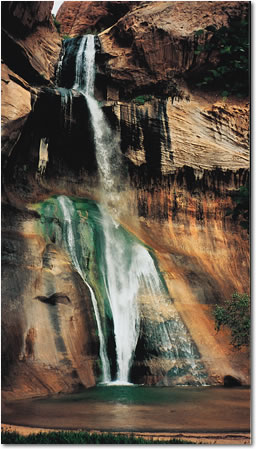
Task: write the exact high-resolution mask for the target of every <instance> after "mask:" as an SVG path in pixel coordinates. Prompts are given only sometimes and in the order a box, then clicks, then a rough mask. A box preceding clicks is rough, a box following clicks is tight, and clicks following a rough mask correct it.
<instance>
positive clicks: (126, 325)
mask: <svg viewBox="0 0 256 449" xmlns="http://www.w3.org/2000/svg"><path fill="white" fill-rule="evenodd" d="M70 41H72V39H70ZM71 44H72V43H70V45H71ZM65 45H66V46H68V45H69V43H68V42H67V43H66V44H65ZM95 52H96V51H95V36H93V35H85V36H83V37H82V38H81V40H80V44H79V47H78V49H77V53H76V58H75V61H76V67H75V79H74V83H73V86H72V89H66V88H63V87H62V86H59V87H58V89H59V91H60V93H61V107H62V114H63V117H64V118H63V123H64V125H65V126H66V127H67V128H69V127H70V126H71V125H70V122H69V121H68V119H67V116H68V117H69V118H71V119H72V111H73V106H72V91H76V92H77V93H79V94H81V95H82V96H83V97H84V101H85V102H86V104H87V107H88V110H89V113H90V122H91V128H92V130H93V135H94V146H95V154H96V161H97V168H98V177H99V191H100V197H99V204H97V203H94V202H92V200H86V199H83V200H82V199H80V200H78V199H76V198H71V197H67V196H65V195H59V196H57V197H52V198H50V199H49V200H45V201H44V202H43V203H41V204H38V205H37V206H36V208H37V209H38V211H40V213H41V214H42V216H44V219H45V220H44V224H41V226H42V232H43V234H44V235H47V233H48V228H47V226H46V225H45V223H48V222H49V220H51V219H53V218H57V224H55V225H54V226H55V227H54V229H53V230H51V232H53V233H54V241H55V242H56V244H57V245H59V246H60V247H61V248H63V249H65V251H66V252H67V253H68V255H69V258H70V261H71V263H72V265H73V267H74V269H75V270H76V272H77V273H78V274H79V275H80V277H81V278H82V280H83V282H84V283H85V284H86V286H87V288H88V289H89V292H90V296H91V301H92V306H93V310H94V314H95V321H96V325H97V334H98V338H99V356H100V361H101V377H100V380H99V381H100V382H102V383H105V384H111V385H113V384H117V385H120V384H122V385H129V384H131V382H133V383H137V382H136V375H135V374H133V373H134V372H135V371H134V368H133V367H134V366H135V365H136V364H137V365H138V366H140V363H141V362H140V358H141V355H140V354H139V348H140V346H141V345H142V341H145V342H147V343H146V345H147V346H148V347H150V351H151V354H153V355H152V360H153V363H155V364H157V358H160V359H161V360H162V361H163V362H162V364H163V366H166V367H167V368H166V369H165V368H163V370H165V371H166V373H168V376H169V377H172V376H173V377H175V378H176V380H175V382H176V384H181V385H183V384H186V383H187V384H194V385H205V383H206V377H207V375H206V373H205V369H204V366H203V364H202V362H201V360H200V355H199V353H198V351H197V348H196V346H195V344H194V342H193V340H192V338H191V336H190V334H189V332H188V330H187V328H186V326H185V325H184V324H183V322H182V319H181V318H180V316H179V314H178V312H177V311H176V309H175V305H174V304H173V302H172V300H171V298H170V297H169V294H168V291H167V287H166V285H165V283H164V281H163V278H162V276H161V273H160V271H159V269H158V267H157V264H156V262H155V259H154V255H153V253H152V251H151V250H150V249H149V248H147V247H146V246H145V245H144V244H142V243H141V242H140V241H139V240H138V239H137V238H136V237H134V236H133V235H132V234H130V233H129V232H128V231H126V230H125V229H124V227H123V226H121V224H120V223H119V221H118V217H119V213H120V210H119V208H120V207H121V206H120V204H122V188H121V186H122V180H121V174H122V171H123V165H122V156H121V152H120V145H119V136H118V134H117V133H116V132H113V131H112V130H111V128H110V126H109V124H108V122H107V120H106V118H105V116H104V112H103V110H102V107H101V105H100V103H99V102H98V101H97V100H96V99H95V98H94V78H95ZM64 59H65V54H64V56H63V57H62V59H61V61H60V63H59V67H58V76H59V74H60V73H61V70H62V63H63V61H64ZM81 120H83V117H81ZM81 203H82V204H83V208H85V210H86V215H83V212H81V210H80V209H79V207H80V206H79V205H77V204H81ZM117 205H118V207H117ZM46 206H47V207H46ZM48 206H49V207H48ZM95 229H97V236H98V237H97V236H96V233H95V232H96V231H95ZM88 232H89V234H90V236H91V238H92V240H93V241H94V243H95V246H98V247H99V248H98V249H97V250H93V249H92V248H90V250H89V249H88V245H87V243H86V242H85V240H86V238H85V236H86V235H89V234H88ZM99 236H100V237H99ZM48 238H49V235H48ZM50 238H52V236H51V237H50ZM97 239H98V240H97ZM92 266H93V269H92ZM92 271H93V273H92ZM95 279H96V281H95ZM95 282H99V284H100V285H99V286H98V288H97V292H96V290H95V288H94V285H93V284H94V283H95ZM149 307H151V308H152V310H153V314H154V316H155V322H154V323H155V326H154V325H149V324H148V323H149V320H148V318H147V310H148V308H149ZM167 308H168V316H167V314H166V312H163V311H165V310H166V309H167ZM106 317H108V320H106ZM110 334H111V335H112V336H113V338H112V340H111V341H112V342H113V341H114V345H115V348H114V350H115V360H111V354H112V352H113V351H111V350H110V347H109V341H110V340H109V336H110ZM149 340H151V343H149ZM143 344H144V343H143ZM112 349H113V348H112ZM186 376H187V378H188V379H189V380H186V379H185V378H186ZM179 377H180V380H177V379H178V378H179ZM184 379H185V381H184Z"/></svg>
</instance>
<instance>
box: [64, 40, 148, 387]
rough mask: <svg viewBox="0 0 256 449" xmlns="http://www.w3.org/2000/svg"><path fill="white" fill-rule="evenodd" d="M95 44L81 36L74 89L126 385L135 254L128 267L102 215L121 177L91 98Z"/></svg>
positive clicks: (133, 331) (135, 328) (135, 318)
mask: <svg viewBox="0 0 256 449" xmlns="http://www.w3.org/2000/svg"><path fill="white" fill-rule="evenodd" d="M94 78H95V43H94V36H92V35H88V36H84V37H83V39H82V40H81V43H80V47H79V50H78V53H77V58H76V75H75V84H74V86H73V89H77V90H79V91H80V92H82V93H83V94H84V96H85V98H86V101H87V104H88V108H89V111H90V115H91V123H92V127H93V131H94V141H95V148H96V159H97V164H98V169H99V175H100V187H101V193H102V194H101V201H102V203H103V205H102V206H101V207H100V210H101V214H102V223H103V231H104V236H105V255H104V256H105V265H106V270H105V272H104V275H103V276H104V281H105V286H106V292H107V295H108V300H109V304H110V307H111V310H112V316H113V323H114V333H115V341H116V353H117V376H116V382H118V383H123V384H125V383H128V381H129V370H130V366H131V362H132V359H133V355H134V351H135V348H136V344H137V341H138V336H139V311H138V307H137V295H138V282H135V279H136V273H135V270H136V269H137V266H136V252H132V257H131V260H130V261H129V264H128V265H127V261H126V260H125V256H126V246H125V242H124V240H123V239H122V236H121V234H120V233H119V232H116V229H117V227H118V224H116V223H115V222H114V220H112V219H111V218H110V217H109V216H108V214H107V213H106V212H105V208H104V205H105V206H106V205H109V204H110V202H111V204H113V202H114V201H115V199H116V198H117V189H116V184H117V183H118V176H120V169H121V162H120V159H119V145H118V140H117V138H116V136H115V135H114V133H113V132H112V130H111V128H110V127H109V125H108V123H107V121H106V119H105V116H104V113H103V111H102V109H101V108H100V106H99V103H98V102H97V100H96V99H95V98H94V97H93V94H94Z"/></svg>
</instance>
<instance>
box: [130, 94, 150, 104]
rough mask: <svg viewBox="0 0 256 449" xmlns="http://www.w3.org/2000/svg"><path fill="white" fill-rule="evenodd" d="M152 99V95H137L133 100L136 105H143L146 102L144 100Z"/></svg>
mask: <svg viewBox="0 0 256 449" xmlns="http://www.w3.org/2000/svg"><path fill="white" fill-rule="evenodd" d="M150 100H152V95H139V96H138V97H136V98H134V100H133V102H134V103H136V104H138V105H143V104H145V103H146V101H150Z"/></svg>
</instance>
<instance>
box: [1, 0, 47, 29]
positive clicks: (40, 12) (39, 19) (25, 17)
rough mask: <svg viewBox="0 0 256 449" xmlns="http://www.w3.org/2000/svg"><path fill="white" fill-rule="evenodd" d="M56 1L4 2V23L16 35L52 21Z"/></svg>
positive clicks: (4, 26)
mask: <svg viewBox="0 0 256 449" xmlns="http://www.w3.org/2000/svg"><path fill="white" fill-rule="evenodd" d="M53 3H54V2H2V25H3V28H7V29H8V31H9V32H10V31H12V32H14V33H15V35H17V34H18V35H19V34H21V33H29V32H31V31H32V30H33V29H35V27H37V26H38V25H42V24H45V23H46V22H48V23H50V17H51V11H52V8H53Z"/></svg>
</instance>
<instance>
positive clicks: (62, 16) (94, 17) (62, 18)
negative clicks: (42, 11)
mask: <svg viewBox="0 0 256 449" xmlns="http://www.w3.org/2000/svg"><path fill="white" fill-rule="evenodd" d="M139 3H140V2H125V1H124V2H123V1H122V2H119V1H116V2H111V1H110V2H109V1H108V2H101V1H96V2H73V1H72V2H64V3H63V4H62V5H61V7H60V9H59V10H58V12H57V16H56V19H57V21H58V22H59V23H60V29H61V33H62V34H63V35H68V36H70V37H75V36H78V35H81V34H85V33H89V32H92V33H95V32H96V33H99V32H101V31H102V30H104V29H106V28H109V27H110V26H111V25H113V24H114V23H115V22H117V20H118V19H120V17H122V16H124V15H125V14H126V13H127V12H128V11H129V10H130V9H133V8H134V6H135V5H137V4H139Z"/></svg>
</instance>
